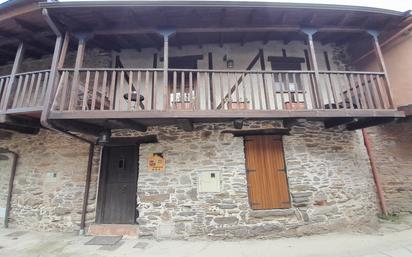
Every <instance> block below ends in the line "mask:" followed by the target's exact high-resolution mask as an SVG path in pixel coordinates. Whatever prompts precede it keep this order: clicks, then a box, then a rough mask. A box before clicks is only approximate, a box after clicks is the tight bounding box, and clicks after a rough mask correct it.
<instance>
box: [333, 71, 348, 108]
mask: <svg viewBox="0 0 412 257" xmlns="http://www.w3.org/2000/svg"><path fill="white" fill-rule="evenodd" d="M345 77H346V75H343V78H345ZM339 80H340V76H339V74H335V76H332V77H331V85H333V87H334V88H335V85H337V86H338V90H337V92H339V96H340V98H341V102H342V106H340V103H339V102H337V105H336V106H337V108H338V109H339V108H341V107H342V108H343V109H347V108H348V107H349V108H350V106H348V107H347V106H346V95H348V94H346V95H345V89H344V88H342V86H341V85H340V83H339ZM343 81H344V83H345V79H343ZM348 82H349V81H348ZM349 85H350V83H349Z"/></svg>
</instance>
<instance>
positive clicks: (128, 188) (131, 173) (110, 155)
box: [99, 146, 138, 224]
mask: <svg viewBox="0 0 412 257" xmlns="http://www.w3.org/2000/svg"><path fill="white" fill-rule="evenodd" d="M137 151H138V148H137V146H113V147H105V148H104V150H103V161H102V165H104V166H102V178H101V179H103V180H104V181H101V184H100V185H101V190H100V192H99V195H100V196H101V197H102V198H101V199H100V203H101V208H99V209H100V210H101V213H100V220H99V223H104V224H134V223H135V220H136V190H137V175H138V167H137V166H138V164H137V157H138V153H137Z"/></svg>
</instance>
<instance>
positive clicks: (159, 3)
mask: <svg viewBox="0 0 412 257" xmlns="http://www.w3.org/2000/svg"><path fill="white" fill-rule="evenodd" d="M122 6H148V7H149V6H164V7H170V6H182V7H183V6H185V7H240V8H241V7H245V8H246V7H249V8H251V7H252V8H264V7H271V8H287V9H314V10H333V11H348V12H368V13H376V14H384V15H394V16H404V15H405V12H399V11H395V10H388V9H382V8H375V7H365V6H351V5H332V4H308V3H278V2H254V1H185V0H183V1H164V0H153V1H113V0H112V1H67V2H43V3H40V7H43V8H65V7H71V8H76V7H122Z"/></svg>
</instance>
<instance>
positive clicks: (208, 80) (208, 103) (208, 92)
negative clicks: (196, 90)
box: [204, 72, 212, 110]
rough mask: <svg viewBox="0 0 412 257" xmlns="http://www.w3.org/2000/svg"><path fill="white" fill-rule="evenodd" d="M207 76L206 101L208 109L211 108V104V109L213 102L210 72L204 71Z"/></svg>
mask: <svg viewBox="0 0 412 257" xmlns="http://www.w3.org/2000/svg"><path fill="white" fill-rule="evenodd" d="M204 76H205V97H206V101H205V107H206V110H209V106H210V109H212V103H211V102H210V88H211V86H210V77H209V74H208V73H207V72H205V73H204Z"/></svg>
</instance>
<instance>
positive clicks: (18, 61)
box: [2, 42, 25, 111]
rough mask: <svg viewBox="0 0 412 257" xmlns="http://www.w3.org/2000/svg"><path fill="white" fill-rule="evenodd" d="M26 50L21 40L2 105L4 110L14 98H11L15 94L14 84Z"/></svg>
mask: <svg viewBox="0 0 412 257" xmlns="http://www.w3.org/2000/svg"><path fill="white" fill-rule="evenodd" d="M24 50H25V47H24V43H23V42H20V44H19V46H18V48H17V51H16V57H15V58H14V63H13V68H12V70H11V74H10V80H9V84H8V85H7V90H6V95H5V97H4V103H3V106H2V109H3V111H5V110H6V109H7V108H8V107H9V104H10V102H11V100H12V99H11V98H12V95H13V91H14V90H15V88H13V84H14V80H15V78H16V74H17V73H18V72H19V69H20V66H21V63H22V61H23V56H24Z"/></svg>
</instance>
